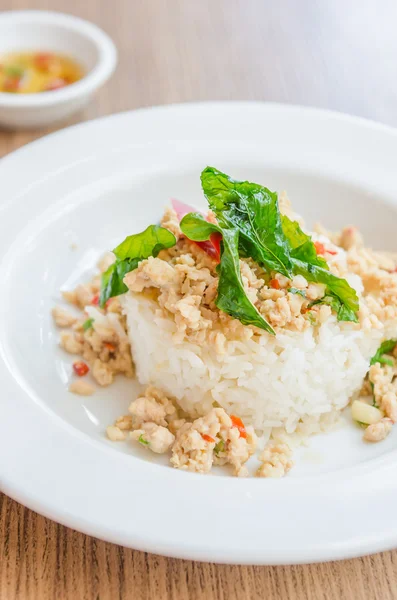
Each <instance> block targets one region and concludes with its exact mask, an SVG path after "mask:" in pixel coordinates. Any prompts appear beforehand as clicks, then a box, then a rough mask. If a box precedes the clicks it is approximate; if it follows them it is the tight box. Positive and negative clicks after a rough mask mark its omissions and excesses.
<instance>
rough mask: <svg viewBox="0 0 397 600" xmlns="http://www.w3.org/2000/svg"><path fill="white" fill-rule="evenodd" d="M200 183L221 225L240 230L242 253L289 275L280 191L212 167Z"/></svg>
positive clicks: (271, 268) (203, 175)
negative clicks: (279, 202) (281, 216)
mask: <svg viewBox="0 0 397 600" xmlns="http://www.w3.org/2000/svg"><path fill="white" fill-rule="evenodd" d="M201 185H202V188H203V191H204V194H205V196H206V198H207V200H208V202H209V205H210V208H211V209H212V210H213V212H214V213H215V215H216V218H217V220H218V223H219V225H221V226H227V227H229V228H232V227H233V228H236V229H238V230H239V232H240V238H239V251H240V255H241V256H245V257H251V258H252V259H253V260H255V261H256V262H257V263H259V264H262V265H264V266H265V267H266V268H267V269H268V270H273V271H277V272H278V273H281V274H282V275H285V276H286V277H290V276H291V274H292V271H291V268H292V265H291V261H290V256H289V248H288V244H287V241H286V238H285V235H284V232H283V228H282V223H281V218H280V212H279V208H278V201H277V194H276V193H273V192H271V191H270V190H268V189H267V188H265V187H263V186H261V185H259V184H256V183H250V182H248V181H235V180H234V179H231V178H230V177H228V176H227V175H225V173H222V172H221V171H218V170H217V169H214V168H213V167H207V168H206V169H204V171H203V172H202V173H201Z"/></svg>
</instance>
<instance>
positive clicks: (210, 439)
mask: <svg viewBox="0 0 397 600" xmlns="http://www.w3.org/2000/svg"><path fill="white" fill-rule="evenodd" d="M201 437H202V438H203V440H205V441H206V442H211V443H215V440H214V438H213V437H211V436H210V435H207V434H206V433H202V434H201Z"/></svg>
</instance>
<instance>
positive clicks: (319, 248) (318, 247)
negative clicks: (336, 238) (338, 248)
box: [314, 242, 325, 254]
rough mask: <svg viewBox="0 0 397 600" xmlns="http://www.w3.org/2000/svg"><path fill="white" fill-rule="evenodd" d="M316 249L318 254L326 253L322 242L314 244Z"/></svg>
mask: <svg viewBox="0 0 397 600" xmlns="http://www.w3.org/2000/svg"><path fill="white" fill-rule="evenodd" d="M314 247H315V249H316V252H317V254H324V253H325V246H324V244H322V243H321V242H314Z"/></svg>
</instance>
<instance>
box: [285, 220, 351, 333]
mask: <svg viewBox="0 0 397 600" xmlns="http://www.w3.org/2000/svg"><path fill="white" fill-rule="evenodd" d="M281 218H282V223H283V230H284V233H285V235H286V237H287V239H288V242H289V244H290V247H291V258H292V263H293V270H294V273H295V274H299V275H303V277H305V279H307V280H308V281H311V282H313V283H323V284H325V285H326V286H327V293H326V295H325V298H326V301H325V302H324V303H326V304H329V305H330V306H331V308H332V310H334V311H335V312H336V314H337V316H338V320H339V321H353V322H355V323H356V322H357V311H358V309H359V303H358V297H357V293H356V291H355V290H354V289H353V288H352V287H351V286H350V285H349V284H348V283H347V281H346V279H341V278H340V277H336V276H335V275H333V274H332V273H330V271H329V267H328V264H327V261H326V260H325V259H324V258H323V257H322V256H319V255H318V254H317V251H316V247H315V245H314V244H313V242H312V239H311V237H310V236H309V235H307V234H306V233H304V232H303V231H302V229H301V228H300V225H299V223H298V222H297V221H291V220H290V219H289V218H288V217H286V216H285V215H283V216H282V217H281ZM320 302H321V301H320Z"/></svg>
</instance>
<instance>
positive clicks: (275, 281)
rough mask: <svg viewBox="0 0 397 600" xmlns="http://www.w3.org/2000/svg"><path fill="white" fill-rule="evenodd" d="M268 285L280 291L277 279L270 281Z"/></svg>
mask: <svg viewBox="0 0 397 600" xmlns="http://www.w3.org/2000/svg"><path fill="white" fill-rule="evenodd" d="M269 285H270V287H271V288H273V289H274V290H279V289H280V282H279V280H278V279H271V280H270V281H269Z"/></svg>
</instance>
